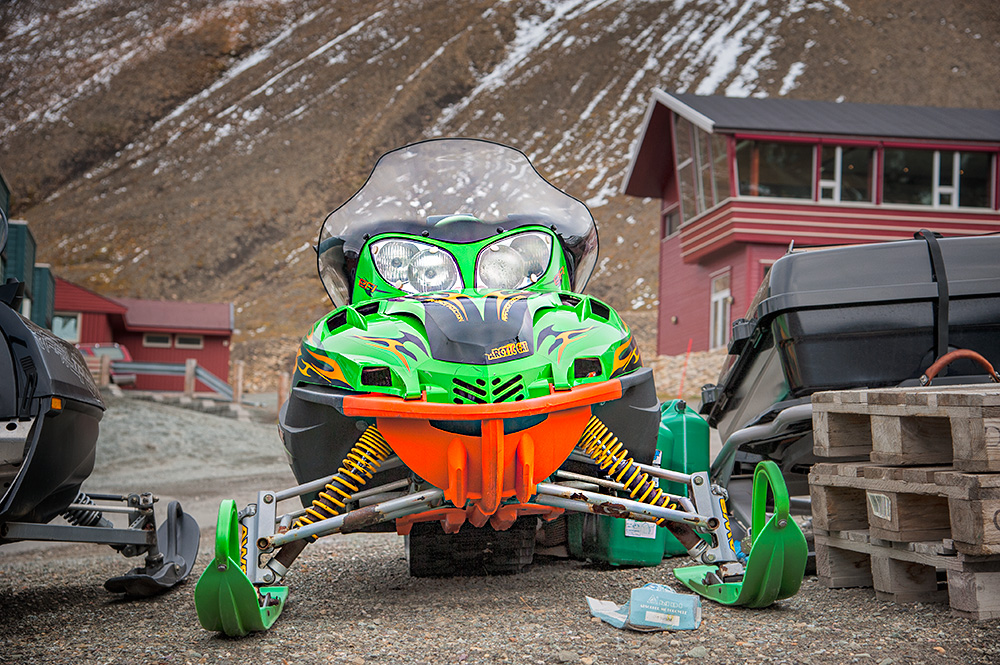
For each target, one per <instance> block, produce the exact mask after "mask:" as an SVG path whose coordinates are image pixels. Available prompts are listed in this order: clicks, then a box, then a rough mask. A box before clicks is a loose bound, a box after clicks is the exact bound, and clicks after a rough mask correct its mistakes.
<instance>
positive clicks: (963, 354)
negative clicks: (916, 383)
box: [920, 349, 1000, 386]
mask: <svg viewBox="0 0 1000 665" xmlns="http://www.w3.org/2000/svg"><path fill="white" fill-rule="evenodd" d="M960 358H965V359H968V360H975V361H976V362H978V363H979V364H980V365H982V366H983V368H984V369H985V370H986V373H987V374H988V375H989V377H990V379H992V380H993V382H995V383H1000V375H998V374H997V372H996V370H995V369H993V365H991V364H990V361H988V360H987V359H986V358H984V357H983V356H981V355H980V354H978V353H976V352H975V351H972V350H971V349H956V350H954V351H950V352H948V353H946V354H944V355H943V356H941V357H940V358H938V359H937V360H935V361H934V363H933V364H932V365H931V366H930V367H928V368H927V371H926V372H924V375H923V376H921V377H920V385H922V386H926V385H929V384H930V382H931V381H933V380H934V377H936V376H937V375H938V372H940V371H941V370H942V369H943V368H944V367H945V366H947V365H950V364H951V363H953V362H954V361H956V360H958V359H960Z"/></svg>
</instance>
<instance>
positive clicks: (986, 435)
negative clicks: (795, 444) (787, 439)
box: [813, 384, 1000, 472]
mask: <svg viewBox="0 0 1000 665" xmlns="http://www.w3.org/2000/svg"><path fill="white" fill-rule="evenodd" d="M813 440H814V452H815V453H816V455H818V456H820V457H847V456H859V455H869V456H870V459H871V461H873V462H876V463H878V464H889V465H920V464H953V465H954V467H955V468H956V469H958V470H961V471H967V472H1000V386H997V385H996V384H975V385H967V386H945V387H933V386H931V387H926V388H880V389H870V390H869V389H865V390H846V391H836V392H826V393H816V394H815V395H813Z"/></svg>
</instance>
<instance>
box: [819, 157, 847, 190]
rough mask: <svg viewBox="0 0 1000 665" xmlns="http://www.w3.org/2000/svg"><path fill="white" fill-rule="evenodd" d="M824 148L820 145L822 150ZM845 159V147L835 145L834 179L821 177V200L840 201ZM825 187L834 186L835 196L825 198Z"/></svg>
mask: <svg viewBox="0 0 1000 665" xmlns="http://www.w3.org/2000/svg"><path fill="white" fill-rule="evenodd" d="M822 149H823V147H822V146H820V150H822ZM821 159H822V157H821ZM843 159H844V149H843V148H842V147H840V146H839V145H838V146H834V153H833V180H822V179H821V180H820V181H819V200H820V201H832V202H833V203H840V183H841V178H842V177H843V176H842V174H841V173H840V169H841V167H842V166H843ZM824 187H827V188H832V189H833V197H832V198H829V199H828V198H825V197H824V196H823V188H824Z"/></svg>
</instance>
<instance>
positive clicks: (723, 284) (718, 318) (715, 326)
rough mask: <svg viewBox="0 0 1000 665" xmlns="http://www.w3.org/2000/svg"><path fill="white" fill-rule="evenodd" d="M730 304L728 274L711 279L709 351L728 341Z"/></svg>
mask: <svg viewBox="0 0 1000 665" xmlns="http://www.w3.org/2000/svg"><path fill="white" fill-rule="evenodd" d="M731 303H732V297H731V292H730V289H729V272H728V271H726V272H725V273H723V274H721V275H717V276H716V277H713V278H712V295H711V307H712V309H711V313H710V315H709V323H708V327H709V340H708V348H709V349H718V348H719V347H722V346H725V345H726V343H727V342H728V341H729V327H730V323H729V309H730V304H731Z"/></svg>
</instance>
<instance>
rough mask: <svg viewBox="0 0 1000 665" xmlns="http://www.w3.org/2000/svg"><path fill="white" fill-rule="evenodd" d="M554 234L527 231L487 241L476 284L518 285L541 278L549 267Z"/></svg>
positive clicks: (492, 287) (515, 287)
mask: <svg viewBox="0 0 1000 665" xmlns="http://www.w3.org/2000/svg"><path fill="white" fill-rule="evenodd" d="M551 258H552V238H551V237H550V236H548V235H547V234H545V233H539V232H537V231H527V232H525V233H518V234H516V235H512V236H508V237H506V238H504V239H502V240H497V241H496V242H494V243H492V244H490V245H487V246H486V247H485V248H484V249H483V251H482V252H480V254H479V258H478V259H476V287H477V288H487V289H517V288H522V287H525V286H530V285H531V284H534V283H535V282H537V281H538V280H539V279H540V278H541V276H542V275H543V274H544V273H545V271H546V269H548V267H549V261H550V260H551Z"/></svg>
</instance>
